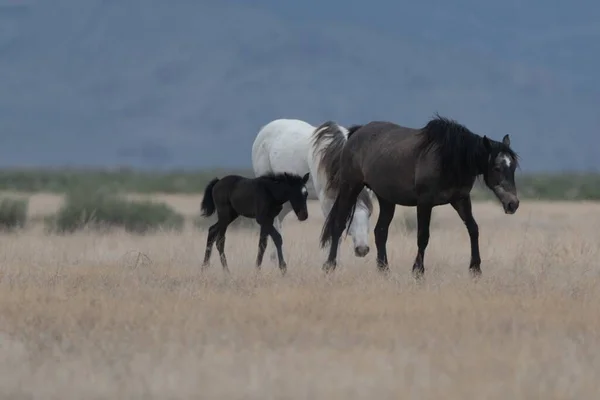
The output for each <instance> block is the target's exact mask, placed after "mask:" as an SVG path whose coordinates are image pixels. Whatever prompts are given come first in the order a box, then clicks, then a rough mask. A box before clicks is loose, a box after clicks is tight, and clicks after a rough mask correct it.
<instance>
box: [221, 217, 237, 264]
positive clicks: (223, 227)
mask: <svg viewBox="0 0 600 400" xmlns="http://www.w3.org/2000/svg"><path fill="white" fill-rule="evenodd" d="M237 217H238V216H237V214H236V213H234V212H233V211H232V212H230V213H229V214H227V218H223V219H222V220H220V221H219V227H218V234H217V250H219V256H220V258H221V265H222V266H223V270H224V271H225V272H227V273H229V267H228V266H227V257H225V233H226V232H227V227H228V226H229V224H231V223H232V222H233V221H235V219H236V218H237Z"/></svg>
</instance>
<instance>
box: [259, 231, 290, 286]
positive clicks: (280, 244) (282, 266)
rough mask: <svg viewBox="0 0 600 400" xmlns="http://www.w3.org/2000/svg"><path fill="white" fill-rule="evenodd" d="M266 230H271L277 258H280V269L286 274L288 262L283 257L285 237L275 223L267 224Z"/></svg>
mask: <svg viewBox="0 0 600 400" xmlns="http://www.w3.org/2000/svg"><path fill="white" fill-rule="evenodd" d="M261 230H262V227H261ZM265 230H267V231H268V232H269V236H271V239H273V243H275V248H276V249H277V258H278V260H279V269H280V270H281V273H282V274H283V275H285V273H286V271H287V264H286V263H285V260H284V258H283V238H282V237H281V235H280V234H279V232H277V229H275V227H274V226H273V225H270V226H268V225H267V226H265Z"/></svg>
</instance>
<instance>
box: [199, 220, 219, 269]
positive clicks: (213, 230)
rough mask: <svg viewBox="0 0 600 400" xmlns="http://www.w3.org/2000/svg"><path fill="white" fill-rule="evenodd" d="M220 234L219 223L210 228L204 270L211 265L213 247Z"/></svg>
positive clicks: (203, 264)
mask: <svg viewBox="0 0 600 400" xmlns="http://www.w3.org/2000/svg"><path fill="white" fill-rule="evenodd" d="M218 233H219V222H216V223H215V224H213V225H211V227H210V228H208V237H207V238H206V251H205V252H204V262H203V263H202V268H203V269H204V268H206V267H208V265H209V263H210V255H211V253H212V247H213V244H214V243H215V240H216V239H217V235H218Z"/></svg>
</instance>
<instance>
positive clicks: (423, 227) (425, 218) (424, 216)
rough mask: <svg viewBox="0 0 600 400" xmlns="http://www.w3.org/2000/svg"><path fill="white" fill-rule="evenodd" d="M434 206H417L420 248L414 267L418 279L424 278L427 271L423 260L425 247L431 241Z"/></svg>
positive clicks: (418, 242) (418, 244) (414, 273)
mask: <svg viewBox="0 0 600 400" xmlns="http://www.w3.org/2000/svg"><path fill="white" fill-rule="evenodd" d="M432 208H433V207H432V206H430V205H424V204H423V205H422V204H420V205H418V206H417V246H418V248H419V250H418V252H417V257H416V258H415V262H414V264H413V268H412V272H413V275H414V277H415V278H417V279H419V278H422V277H423V274H424V273H425V265H424V264H423V261H424V259H425V249H426V248H427V244H428V243H429V223H430V222H431V210H432Z"/></svg>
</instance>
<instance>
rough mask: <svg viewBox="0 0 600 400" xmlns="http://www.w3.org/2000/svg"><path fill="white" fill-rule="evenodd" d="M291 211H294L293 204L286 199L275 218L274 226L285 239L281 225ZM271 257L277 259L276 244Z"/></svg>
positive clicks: (273, 259) (272, 259)
mask: <svg viewBox="0 0 600 400" xmlns="http://www.w3.org/2000/svg"><path fill="white" fill-rule="evenodd" d="M290 211H292V205H291V204H290V202H289V201H286V202H285V203H284V204H283V208H282V209H281V212H280V213H279V215H278V216H276V217H275V220H274V221H273V226H275V229H276V230H277V232H279V234H280V235H281V238H282V239H283V232H282V229H281V225H282V223H283V219H284V218H285V216H286V215H288V214H289V213H290ZM270 258H271V261H277V249H276V248H275V246H273V250H271V255H270Z"/></svg>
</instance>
